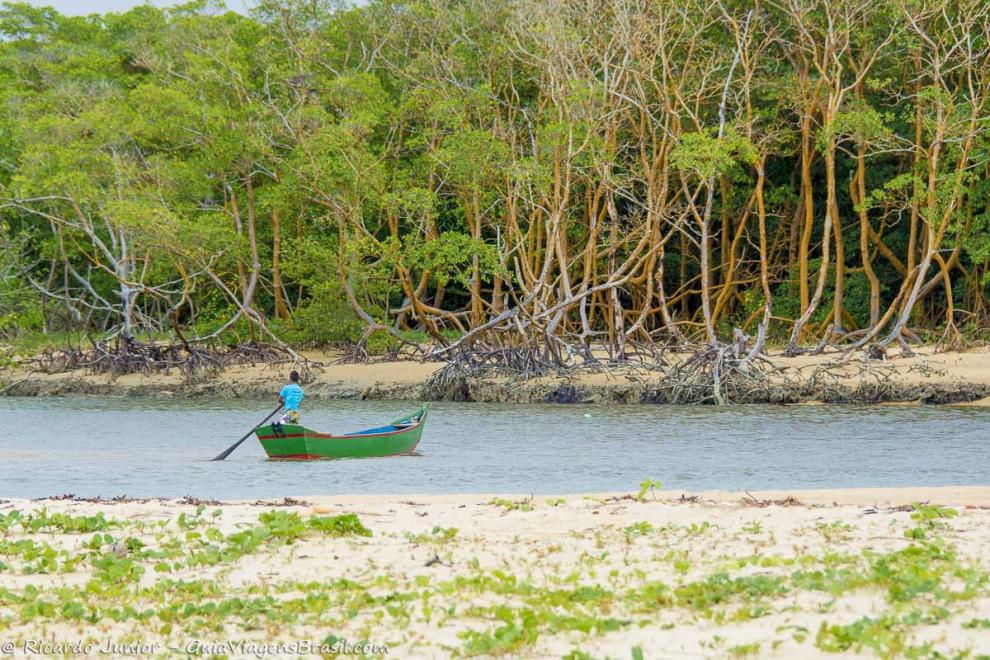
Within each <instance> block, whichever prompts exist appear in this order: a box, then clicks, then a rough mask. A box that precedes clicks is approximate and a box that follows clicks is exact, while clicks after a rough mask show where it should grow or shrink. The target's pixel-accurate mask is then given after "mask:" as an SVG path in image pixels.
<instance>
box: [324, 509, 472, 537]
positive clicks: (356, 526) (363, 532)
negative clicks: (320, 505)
mask: <svg viewBox="0 0 990 660" xmlns="http://www.w3.org/2000/svg"><path fill="white" fill-rule="evenodd" d="M308 524H309V527H310V529H315V530H316V531H318V532H323V533H324V534H326V535H327V536H371V530H370V529H368V528H367V527H365V526H364V525H363V524H362V523H361V520H360V519H359V518H358V517H357V515H355V514H353V513H344V514H341V515H339V516H330V517H317V516H314V517H312V518H310V519H309V521H308ZM454 533H455V534H456V533H457V530H456V529H455V530H454Z"/></svg>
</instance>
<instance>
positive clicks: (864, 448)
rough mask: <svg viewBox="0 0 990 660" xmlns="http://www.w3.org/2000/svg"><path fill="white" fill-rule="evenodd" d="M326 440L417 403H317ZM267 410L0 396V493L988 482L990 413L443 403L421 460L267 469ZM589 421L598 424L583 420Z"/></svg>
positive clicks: (312, 416)
mask: <svg viewBox="0 0 990 660" xmlns="http://www.w3.org/2000/svg"><path fill="white" fill-rule="evenodd" d="M307 403H308V405H307V406H306V409H305V412H304V418H303V423H304V424H306V425H307V426H309V427H310V428H313V429H317V430H320V431H325V432H348V431H355V430H358V429H362V428H367V427H371V426H376V425H379V424H381V423H383V422H385V421H388V420H391V419H395V418H396V417H398V416H399V415H401V414H404V413H407V412H409V411H411V410H413V409H414V408H415V404H414V403H396V402H375V401H312V402H307ZM270 405H271V404H270V402H268V401H243V400H238V401H150V400H140V399H110V400H104V399H88V398H72V399H33V398H3V397H0V496H6V497H41V496H45V495H55V494H61V493H75V494H76V495H81V496H97V495H102V496H104V497H110V496H114V495H130V496H135V497H141V496H144V497H147V496H164V497H179V496H182V495H194V496H197V497H202V498H226V499H230V498H257V497H282V496H286V495H320V494H334V493H447V492H485V493H493V492H502V493H508V492H516V493H570V492H590V491H607V490H612V491H615V490H635V488H636V485H637V484H638V483H639V482H640V481H642V480H643V479H646V478H650V479H659V480H660V481H662V482H663V483H664V486H665V487H666V488H672V489H710V488H718V489H730V490H739V489H767V488H825V487H852V486H899V485H953V484H985V483H987V477H986V472H987V467H988V466H990V446H988V443H987V438H988V437H990V411H988V410H983V409H959V408H915V407H861V408H859V407H817V406H792V407H764V406H738V407H726V408H714V407H708V406H706V407H701V406H697V407H680V406H610V407H600V408H599V407H588V406H576V407H567V406H517V405H511V406H510V405H496V404H464V403H446V404H444V403H438V404H433V412H432V413H431V415H430V418H429V420H428V421H427V425H426V431H425V433H424V435H423V440H422V442H421V444H420V445H419V448H418V450H417V452H416V455H411V456H400V457H393V458H382V459H360V460H343V461H313V462H283V461H267V460H265V454H264V452H263V451H262V449H261V447H260V446H259V445H258V443H257V441H255V440H254V439H249V440H247V441H246V442H245V443H244V444H243V445H241V447H240V448H238V449H237V451H235V452H234V453H233V454H232V455H231V457H230V458H228V459H227V460H226V461H223V462H211V461H210V460H209V459H210V458H212V457H213V456H215V455H216V454H217V453H219V452H220V451H221V450H223V449H224V448H226V447H227V446H229V445H230V444H231V443H232V442H233V441H235V440H236V439H237V438H238V437H240V436H241V435H243V434H244V433H245V432H246V431H247V429H248V428H250V427H251V425H252V424H254V423H256V422H257V420H258V419H260V417H261V415H260V414H259V413H261V414H263V413H264V412H265V411H266V410H267V409H269V408H270ZM589 413H590V417H589V416H586V415H587V414H589Z"/></svg>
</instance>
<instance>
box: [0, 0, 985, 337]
mask: <svg viewBox="0 0 990 660" xmlns="http://www.w3.org/2000/svg"><path fill="white" fill-rule="evenodd" d="M988 96H990V5H988V3H986V2H985V0H894V1H893V2H876V1H872V0H870V1H867V0H830V1H827V2H822V1H818V0H780V1H774V2H768V1H763V0H759V1H754V2H746V1H744V0H714V1H712V0H676V1H674V0H659V1H657V0H609V1H598V0H569V1H563V0H549V1H548V0H410V1H408V2H390V1H386V0H373V1H372V2H369V3H367V4H364V5H362V6H359V7H349V6H346V5H338V4H335V3H329V2H326V1H325V0H262V2H260V3H259V5H258V6H257V8H256V9H255V10H254V11H253V13H252V15H251V16H250V17H246V16H242V15H238V14H236V13H233V12H226V11H224V10H223V8H222V6H220V5H216V4H213V3H208V2H193V3H189V4H185V5H180V6H177V7H175V8H172V9H168V10H160V9H155V8H152V7H139V8H135V9H133V10H131V11H129V12H127V13H120V14H107V15H103V16H99V15H93V16H88V17H65V16H60V15H58V14H57V13H55V12H54V11H52V10H49V9H38V8H34V7H30V6H28V5H25V4H17V3H14V4H11V3H5V4H3V5H2V9H0V241H2V257H0V274H2V279H0V337H3V338H5V339H6V340H7V341H8V342H15V341H29V340H31V338H36V337H38V336H40V335H44V336H45V337H48V338H51V337H59V338H61V340H64V341H69V342H71V341H79V338H81V337H98V338H103V339H107V338H116V339H117V340H120V339H125V340H138V339H142V340H145V338H146V340H151V339H163V338H168V339H170V340H173V341H177V342H178V341H182V342H202V341H206V340H210V339H214V340H218V341H223V342H228V343H232V342H242V341H248V340H250V339H258V340H264V341H272V342H278V341H285V342H288V343H289V344H291V345H294V346H301V345H326V344H338V343H344V342H360V343H361V345H362V346H367V347H369V348H375V347H379V348H380V347H382V346H386V345H394V344H395V343H396V342H400V341H417V342H426V341H431V342H434V343H435V344H436V345H438V346H445V345H449V344H450V343H451V342H464V341H468V342H472V341H475V340H482V339H484V340H485V341H497V342H502V343H508V344H512V343H525V342H530V341H547V342H556V343H558V344H561V345H566V346H567V347H568V350H571V349H572V348H573V349H574V350H585V351H587V350H590V349H597V348H598V347H604V348H605V349H607V350H608V351H609V352H611V353H612V354H613V355H616V354H618V355H621V354H622V353H623V351H625V350H626V347H627V346H629V345H634V344H636V343H654V342H665V341H671V340H672V341H677V342H684V341H701V342H709V343H716V342H720V341H725V340H727V339H729V338H731V337H732V335H733V332H734V329H735V328H739V329H741V330H742V331H743V332H745V333H747V334H749V335H751V336H752V337H754V338H756V339H754V342H756V343H757V345H761V344H762V342H764V341H772V342H776V343H778V344H780V345H788V346H789V347H790V350H791V351H792V352H793V351H795V350H799V349H800V347H801V346H805V347H807V346H814V345H820V344H822V343H835V344H843V345H852V346H865V345H867V344H870V343H876V344H880V345H888V344H896V343H903V342H905V341H912V342H915V341H941V342H942V343H943V344H944V345H951V344H955V343H957V342H959V341H963V340H965V339H968V338H973V337H977V336H979V335H980V334H981V333H982V332H985V331H986V329H987V328H988V309H987V293H988V285H990V270H988V266H990V233H988V225H990V215H988V208H987V201H988V198H990V176H988V174H990V161H988V155H990V107H988Z"/></svg>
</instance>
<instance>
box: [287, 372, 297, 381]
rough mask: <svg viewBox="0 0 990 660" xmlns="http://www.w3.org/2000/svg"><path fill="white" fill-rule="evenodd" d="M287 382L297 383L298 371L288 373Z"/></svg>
mask: <svg viewBox="0 0 990 660" xmlns="http://www.w3.org/2000/svg"><path fill="white" fill-rule="evenodd" d="M289 380H291V381H292V382H293V383H298V382H299V372H298V371H293V372H292V373H290V374H289Z"/></svg>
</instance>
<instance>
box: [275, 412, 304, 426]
mask: <svg viewBox="0 0 990 660" xmlns="http://www.w3.org/2000/svg"><path fill="white" fill-rule="evenodd" d="M278 423H279V424H298V423H299V411H298V410H286V411H285V414H283V415H282V416H281V417H280V418H279V420H278Z"/></svg>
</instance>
